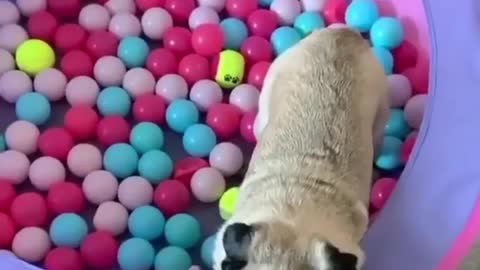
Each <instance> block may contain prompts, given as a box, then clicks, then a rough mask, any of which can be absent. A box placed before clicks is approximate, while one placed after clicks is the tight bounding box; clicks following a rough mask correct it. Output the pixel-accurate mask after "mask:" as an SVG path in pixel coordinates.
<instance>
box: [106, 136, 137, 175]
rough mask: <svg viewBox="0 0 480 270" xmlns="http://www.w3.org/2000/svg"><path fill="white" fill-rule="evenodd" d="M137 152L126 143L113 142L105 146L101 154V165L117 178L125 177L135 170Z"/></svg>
mask: <svg viewBox="0 0 480 270" xmlns="http://www.w3.org/2000/svg"><path fill="white" fill-rule="evenodd" d="M138 160H139V158H138V154H137V152H136V151H135V148H133V147H132V146H131V145H129V144H126V143H117V144H113V145H111V146H110V147H108V148H107V150H106V151H105V153H104V156H103V166H104V168H105V169H106V170H108V171H110V172H111V173H113V175H115V176H116V177H118V178H126V177H129V176H131V175H132V174H134V173H135V172H136V170H137V164H138Z"/></svg>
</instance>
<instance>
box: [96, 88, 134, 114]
mask: <svg viewBox="0 0 480 270" xmlns="http://www.w3.org/2000/svg"><path fill="white" fill-rule="evenodd" d="M131 106H132V101H131V100H130V96H129V95H128V93H127V91H125V89H123V88H120V87H116V86H110V87H107V88H105V89H103V90H102V91H101V92H100V94H99V95H98V98H97V108H98V111H99V112H100V113H101V114H102V115H103V116H109V115H119V116H123V117H125V116H127V115H128V113H129V112H130V107H131Z"/></svg>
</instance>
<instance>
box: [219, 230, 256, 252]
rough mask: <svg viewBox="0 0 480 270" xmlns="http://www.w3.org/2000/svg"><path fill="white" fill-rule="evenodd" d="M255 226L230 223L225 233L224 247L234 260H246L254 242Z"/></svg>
mask: <svg viewBox="0 0 480 270" xmlns="http://www.w3.org/2000/svg"><path fill="white" fill-rule="evenodd" d="M252 234H253V227H252V226H250V225H247V224H245V223H233V224H231V225H229V226H228V227H227V228H226V229H225V232H224V234H223V248H224V249H225V253H226V254H227V257H228V258H230V259H232V260H240V261H246V260H247V257H248V249H249V248H250V244H251V242H252Z"/></svg>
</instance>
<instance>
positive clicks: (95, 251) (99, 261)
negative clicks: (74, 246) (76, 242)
mask: <svg viewBox="0 0 480 270" xmlns="http://www.w3.org/2000/svg"><path fill="white" fill-rule="evenodd" d="M117 251H118V244H117V241H116V240H115V238H113V236H112V235H111V234H110V233H108V232H103V231H98V232H93V233H91V234H89V235H87V236H86V237H85V239H84V240H83V242H82V245H81V246H80V253H81V254H82V258H83V261H84V262H85V265H87V266H89V267H91V268H93V269H110V268H112V267H114V266H115V264H116V263H117Z"/></svg>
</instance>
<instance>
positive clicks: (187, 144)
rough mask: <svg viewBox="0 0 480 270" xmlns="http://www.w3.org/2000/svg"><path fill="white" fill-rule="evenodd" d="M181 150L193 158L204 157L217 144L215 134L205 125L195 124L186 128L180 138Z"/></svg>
mask: <svg viewBox="0 0 480 270" xmlns="http://www.w3.org/2000/svg"><path fill="white" fill-rule="evenodd" d="M182 142H183V148H184V149H185V151H186V152H187V153H188V154H189V155H191V156H194V157H206V156H208V155H209V154H210V152H211V151H212V149H213V148H214V147H215V145H216V144H217V137H216V135H215V132H214V131H213V130H212V128H210V127H209V126H207V125H204V124H195V125H192V126H190V127H189V128H187V130H186V131H185V133H184V134H183V138H182Z"/></svg>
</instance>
